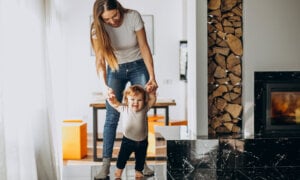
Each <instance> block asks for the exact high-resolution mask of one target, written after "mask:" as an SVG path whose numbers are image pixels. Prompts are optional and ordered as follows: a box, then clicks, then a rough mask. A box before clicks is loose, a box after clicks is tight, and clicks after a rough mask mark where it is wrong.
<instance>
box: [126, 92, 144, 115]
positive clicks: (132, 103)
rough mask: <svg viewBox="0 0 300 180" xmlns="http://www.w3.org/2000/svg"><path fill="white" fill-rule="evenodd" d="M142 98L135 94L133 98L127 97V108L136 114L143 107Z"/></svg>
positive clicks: (140, 95)
mask: <svg viewBox="0 0 300 180" xmlns="http://www.w3.org/2000/svg"><path fill="white" fill-rule="evenodd" d="M144 103H145V102H144V98H143V95H142V94H136V95H134V96H128V107H129V108H131V109H132V110H133V111H135V112H137V111H140V110H142V109H143V107H144Z"/></svg>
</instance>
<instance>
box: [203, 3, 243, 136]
mask: <svg viewBox="0 0 300 180" xmlns="http://www.w3.org/2000/svg"><path fill="white" fill-rule="evenodd" d="M207 7H208V11H207V12H208V14H207V22H208V24H207V27H208V28H207V33H208V41H207V43H208V76H207V77H208V121H209V122H208V126H209V127H208V133H209V135H220V134H239V133H240V132H241V127H242V118H241V115H242V110H243V107H242V99H241V98H242V56H243V40H242V39H243V0H208V4H207Z"/></svg>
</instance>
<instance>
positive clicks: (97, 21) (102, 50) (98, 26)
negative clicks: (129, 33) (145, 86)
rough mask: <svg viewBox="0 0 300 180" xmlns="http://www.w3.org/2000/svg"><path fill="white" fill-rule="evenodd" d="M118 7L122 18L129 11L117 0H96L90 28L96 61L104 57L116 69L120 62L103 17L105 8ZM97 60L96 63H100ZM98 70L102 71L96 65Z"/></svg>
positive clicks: (112, 8)
mask: <svg viewBox="0 0 300 180" xmlns="http://www.w3.org/2000/svg"><path fill="white" fill-rule="evenodd" d="M114 9H117V10H118V11H119V12H120V16H121V18H123V17H124V13H126V12H127V11H128V9H125V8H123V7H122V5H121V4H120V3H119V2H118V1H117V0H96V1H95V3H94V6H93V22H92V25H91V29H90V39H91V43H92V47H93V49H94V52H95V54H96V61H99V60H100V59H99V58H101V59H104V60H105V61H106V62H107V64H108V65H109V67H110V68H111V69H112V70H113V71H115V70H118V69H119V64H118V61H117V58H116V56H115V53H114V48H113V47H112V45H111V40H110V37H109V35H108V33H107V32H106V30H105V27H104V21H103V19H102V17H101V15H102V14H103V12H104V11H105V10H114ZM98 63H99V62H97V63H96V64H98ZM96 68H97V72H99V71H101V69H99V67H98V66H96Z"/></svg>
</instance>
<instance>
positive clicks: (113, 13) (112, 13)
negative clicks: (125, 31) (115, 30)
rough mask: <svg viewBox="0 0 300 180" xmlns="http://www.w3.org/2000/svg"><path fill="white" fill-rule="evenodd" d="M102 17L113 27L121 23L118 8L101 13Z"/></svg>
mask: <svg viewBox="0 0 300 180" xmlns="http://www.w3.org/2000/svg"><path fill="white" fill-rule="evenodd" d="M101 18H102V19H103V21H104V23H106V24H108V25H110V26H112V27H119V26H120V25H121V15H120V12H119V10H117V9H113V10H106V11H104V12H103V13H102V15H101Z"/></svg>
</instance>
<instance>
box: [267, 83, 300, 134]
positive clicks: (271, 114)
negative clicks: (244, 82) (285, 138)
mask: <svg viewBox="0 0 300 180" xmlns="http://www.w3.org/2000/svg"><path fill="white" fill-rule="evenodd" d="M266 90H267V97H266V110H267V113H266V129H267V130H293V129H298V128H300V85H298V84H293V83H270V84H267V88H266Z"/></svg>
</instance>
